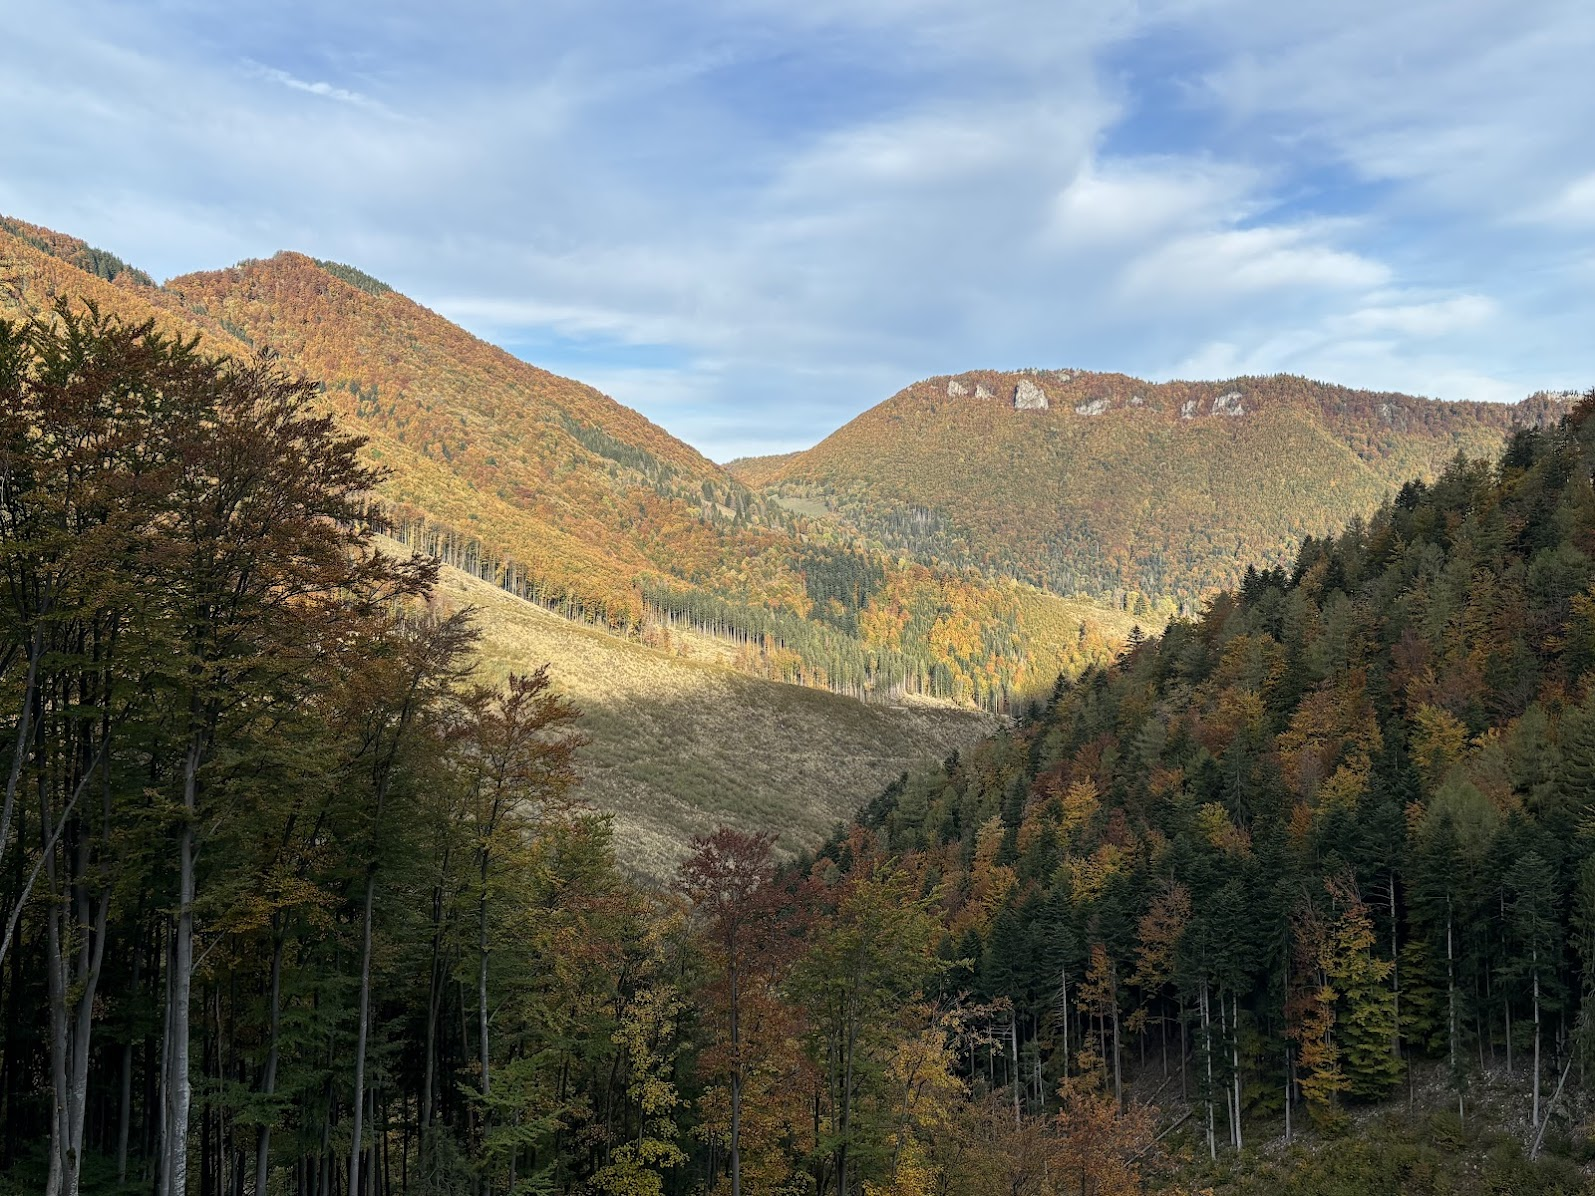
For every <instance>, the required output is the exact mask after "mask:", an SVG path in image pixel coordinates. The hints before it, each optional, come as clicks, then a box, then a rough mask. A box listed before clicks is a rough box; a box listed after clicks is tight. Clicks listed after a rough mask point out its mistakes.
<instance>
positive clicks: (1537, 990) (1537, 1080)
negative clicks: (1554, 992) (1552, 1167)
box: [1529, 943, 1540, 1129]
mask: <svg viewBox="0 0 1595 1196" xmlns="http://www.w3.org/2000/svg"><path fill="white" fill-rule="evenodd" d="M1529 1124H1530V1125H1532V1126H1533V1127H1534V1128H1535V1129H1539V1128H1540V948H1539V944H1538V943H1536V944H1535V945H1534V1117H1533V1120H1532V1121H1530V1123H1529Z"/></svg>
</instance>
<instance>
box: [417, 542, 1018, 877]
mask: <svg viewBox="0 0 1595 1196" xmlns="http://www.w3.org/2000/svg"><path fill="white" fill-rule="evenodd" d="M437 594H438V597H439V599H440V600H441V602H442V603H443V604H444V606H445V607H451V608H458V607H460V606H465V605H469V606H471V607H473V608H475V609H476V610H477V612H478V613H479V616H480V621H481V624H482V631H483V635H482V641H481V645H480V652H481V658H482V670H481V671H482V673H483V674H484V679H485V680H490V681H494V682H497V681H499V680H501V679H502V677H503V676H504V674H506V673H508V672H512V671H513V672H520V673H524V672H527V671H529V670H531V669H534V668H536V667H537V666H538V665H540V664H542V663H544V662H548V663H549V664H550V666H551V673H552V675H553V677H554V678H555V685H556V687H557V688H558V689H559V690H560V692H562V693H564V694H567V695H568V696H569V697H570V698H571V699H572V700H573V701H574V702H575V703H576V704H577V706H579V707H580V708H581V710H582V713H583V717H582V729H583V731H585V732H586V734H587V735H588V736H589V737H590V738H591V741H592V742H591V743H590V744H589V745H588V747H587V748H586V749H585V750H584V751H583V752H582V756H581V762H580V772H581V782H580V785H579V787H578V793H579V794H580V795H581V796H582V797H583V798H585V800H587V801H589V802H591V803H592V805H593V806H594V807H595V808H597V809H600V810H605V811H608V812H611V813H613V814H614V815H615V850H616V853H617V854H618V856H619V857H620V860H621V862H622V863H624V864H626V865H628V866H629V867H632V868H635V869H637V870H639V871H641V872H644V873H646V874H647V875H649V876H652V877H655V878H665V877H668V875H669V873H670V871H671V870H672V869H673V868H674V867H675V864H676V861H677V860H678V859H679V858H680V856H681V855H682V853H683V852H684V851H685V850H686V847H687V844H688V843H689V842H690V840H691V839H692V837H693V836H694V835H701V834H708V833H709V832H710V831H712V830H714V829H715V828H716V827H718V826H722V825H727V826H736V827H739V828H741V829H744V830H748V831H757V830H771V831H777V832H779V834H780V836H781V838H780V844H781V848H782V850H783V851H787V852H795V851H799V850H801V849H803V848H805V847H809V846H811V845H813V844H815V843H818V842H819V841H820V840H821V839H822V838H823V837H824V836H825V835H826V834H827V833H829V832H830V831H831V829H832V828H833V827H834V826H835V825H836V824H837V823H838V822H842V821H845V820H846V819H848V818H850V817H851V816H852V815H853V813H854V812H855V811H856V810H857V809H858V807H859V806H860V805H861V804H862V803H863V802H864V800H865V799H866V798H868V797H869V796H871V795H872V794H874V793H878V792H879V791H880V789H881V788H882V786H884V785H886V784H887V783H888V782H890V781H892V780H893V779H894V778H895V777H897V776H898V774H899V773H901V772H903V771H904V770H905V769H910V768H918V767H920V766H922V765H923V764H924V763H925V762H926V761H928V760H932V759H939V758H940V757H942V756H944V755H945V754H946V753H947V752H949V751H952V750H955V749H957V748H960V747H968V746H970V745H971V744H972V743H974V742H975V741H976V740H978V739H979V738H980V737H981V736H982V735H984V734H987V733H988V732H989V731H990V730H991V729H992V727H993V726H994V720H993V719H992V718H991V717H990V716H987V715H983V714H979V713H977V712H975V711H972V710H967V709H963V708H960V707H955V706H951V705H946V704H937V703H930V702H920V703H914V704H909V705H895V706H882V705H874V704H868V705H866V704H863V703H860V702H857V701H854V700H853V699H850V698H847V697H843V696H841V695H839V694H831V693H826V692H824V691H821V690H815V689H807V688H803V687H799V686H795V685H787V684H783V683H780V682H776V681H767V680H764V679H762V678H758V677H751V676H748V675H746V674H745V673H743V672H740V671H738V670H737V669H736V668H735V667H734V661H733V660H729V659H727V657H726V654H725V651H724V647H725V646H724V645H723V644H722V643H721V642H720V641H718V640H714V639H711V638H707V637H701V638H697V637H694V638H687V639H686V640H685V642H679V641H678V643H677V645H676V646H675V649H674V650H673V651H672V650H666V649H664V648H654V647H647V646H645V645H643V644H640V643H636V642H630V641H625V640H619V639H617V638H615V637H614V636H610V635H606V634H604V633H603V632H601V631H599V630H598V629H597V628H594V627H587V626H583V625H581V624H577V623H572V622H570V621H569V620H566V619H562V618H559V617H558V616H557V615H554V614H551V613H549V612H548V611H545V610H542V609H540V608H539V607H536V606H534V605H531V604H529V603H526V602H522V601H519V600H518V599H516V598H513V597H511V596H510V595H508V594H506V593H504V592H503V590H501V589H499V588H497V587H495V586H493V585H491V584H490V583H488V582H484V581H482V580H480V579H478V578H475V577H472V576H471V575H470V574H467V573H462V572H460V571H459V570H457V569H449V568H445V569H444V570H443V572H442V575H441V577H440V579H439V583H438V590H437Z"/></svg>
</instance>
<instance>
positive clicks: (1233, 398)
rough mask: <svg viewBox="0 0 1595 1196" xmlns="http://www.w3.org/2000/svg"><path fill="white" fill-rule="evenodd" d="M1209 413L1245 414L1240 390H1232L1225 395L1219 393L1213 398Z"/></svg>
mask: <svg viewBox="0 0 1595 1196" xmlns="http://www.w3.org/2000/svg"><path fill="white" fill-rule="evenodd" d="M1209 414H1211V415H1245V414H1246V407H1245V405H1244V404H1242V403H1241V392H1240V391H1238V390H1232V391H1230V392H1229V394H1227V395H1219V396H1218V398H1216V399H1214V400H1213V410H1212V411H1211V412H1209Z"/></svg>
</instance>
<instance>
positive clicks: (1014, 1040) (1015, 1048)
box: [1008, 1010, 1119, 1129]
mask: <svg viewBox="0 0 1595 1196" xmlns="http://www.w3.org/2000/svg"><path fill="white" fill-rule="evenodd" d="M1118 1038H1119V1034H1118V1018H1117V1017H1115V1018H1114V1033H1113V1040H1114V1041H1113V1046H1114V1060H1113V1071H1114V1084H1115V1086H1117V1083H1118V1070H1119V1061H1118V1057H1117V1056H1118V1045H1119V1043H1118ZM1008 1046H1009V1049H1010V1050H1011V1051H1012V1052H1013V1054H1012V1058H1013V1076H1012V1079H1013V1123H1014V1128H1015V1129H1018V1128H1019V1118H1020V1112H1019V1012H1018V1011H1017V1010H1015V1011H1014V1015H1013V1018H1012V1020H1011V1021H1009V1023H1008Z"/></svg>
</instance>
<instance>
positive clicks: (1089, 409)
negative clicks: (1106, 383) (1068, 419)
mask: <svg viewBox="0 0 1595 1196" xmlns="http://www.w3.org/2000/svg"><path fill="white" fill-rule="evenodd" d="M1112 406H1113V400H1112V399H1088V400H1086V401H1085V402H1084V403H1076V404H1075V406H1074V413H1075V414H1076V415H1101V414H1102V413H1103V412H1104V411H1106V410H1107V409H1108V408H1110V407H1112Z"/></svg>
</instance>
